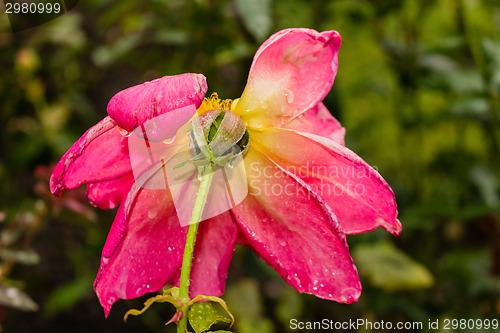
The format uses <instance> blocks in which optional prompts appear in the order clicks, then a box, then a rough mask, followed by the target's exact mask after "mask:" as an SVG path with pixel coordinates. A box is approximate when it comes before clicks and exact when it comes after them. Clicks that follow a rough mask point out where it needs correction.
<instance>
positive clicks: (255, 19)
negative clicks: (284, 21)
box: [235, 0, 272, 41]
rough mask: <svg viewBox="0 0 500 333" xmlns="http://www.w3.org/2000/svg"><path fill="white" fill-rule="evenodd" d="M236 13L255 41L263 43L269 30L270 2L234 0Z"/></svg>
mask: <svg viewBox="0 0 500 333" xmlns="http://www.w3.org/2000/svg"><path fill="white" fill-rule="evenodd" d="M235 4H236V11H237V12H238V15H239V16H240V17H241V19H242V20H243V25H244V26H245V28H247V30H248V32H250V33H251V34H252V36H253V37H254V38H255V39H256V40H257V41H263V40H264V39H265V38H266V37H267V35H268V34H269V30H270V29H271V24H272V21H271V0H252V1H248V0H236V1H235Z"/></svg>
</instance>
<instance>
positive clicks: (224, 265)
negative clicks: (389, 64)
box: [94, 166, 238, 316]
mask: <svg viewBox="0 0 500 333" xmlns="http://www.w3.org/2000/svg"><path fill="white" fill-rule="evenodd" d="M156 173H159V174H160V175H157V174H156ZM156 173H155V174H153V175H152V176H151V177H150V178H149V179H148V180H146V181H145V182H144V183H141V186H143V187H140V186H139V185H138V184H137V183H135V184H134V185H133V186H132V189H131V191H130V193H129V195H128V196H127V197H126V198H125V199H124V202H123V203H122V205H121V206H120V209H119V210H118V214H117V216H116V218H115V221H114V222H113V225H112V227H111V230H110V232H109V235H108V239H107V240H106V244H105V246H104V249H103V252H102V258H101V266H100V268H99V273H98V274H97V278H96V280H95V282H94V289H95V291H96V294H97V296H98V298H99V301H100V302H101V304H102V306H103V308H104V312H105V314H106V316H107V315H108V313H109V311H110V309H111V306H112V305H113V304H114V302H115V301H117V300H118V299H120V298H121V299H130V298H135V297H139V296H142V295H144V294H145V293H148V292H155V291H157V290H159V289H161V288H162V287H163V286H164V285H165V284H167V283H170V284H174V285H179V277H180V269H181V265H182V256H183V253H184V243H185V241H186V234H187V230H188V227H181V226H180V223H179V219H178V217H177V215H176V211H175V207H174V203H173V200H172V197H171V195H170V192H169V191H168V190H161V189H158V187H157V186H156V185H152V184H148V181H149V182H160V181H162V180H161V179H160V178H162V177H161V174H162V168H161V166H159V167H158V171H157V172H156ZM155 188H156V189H155ZM201 223H202V224H201V225H200V228H199V232H198V237H197V243H196V245H195V252H194V261H193V270H192V282H191V283H192V287H191V296H192V297H194V296H196V295H198V294H203V295H213V296H219V295H221V294H222V292H223V291H224V285H225V280H226V276H227V270H228V267H229V263H230V261H231V258H232V254H233V251H234V245H235V243H236V238H237V235H238V228H237V226H236V224H235V223H234V220H233V218H232V216H231V215H230V213H229V212H226V213H224V214H222V215H219V216H217V217H215V218H212V219H208V220H206V221H202V222H201Z"/></svg>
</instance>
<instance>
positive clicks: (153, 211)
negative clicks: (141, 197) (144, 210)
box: [148, 209, 158, 219]
mask: <svg viewBox="0 0 500 333" xmlns="http://www.w3.org/2000/svg"><path fill="white" fill-rule="evenodd" d="M156 214H158V210H156V209H150V210H148V217H149V218H150V219H154V218H155V217H156Z"/></svg>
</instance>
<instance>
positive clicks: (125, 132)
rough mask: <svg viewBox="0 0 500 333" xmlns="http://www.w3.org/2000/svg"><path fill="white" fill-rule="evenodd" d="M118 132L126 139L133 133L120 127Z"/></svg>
mask: <svg viewBox="0 0 500 333" xmlns="http://www.w3.org/2000/svg"><path fill="white" fill-rule="evenodd" d="M118 131H119V132H120V134H121V135H122V136H123V137H125V138H128V137H129V136H130V134H132V132H129V131H127V130H126V129H124V128H121V127H120V126H118Z"/></svg>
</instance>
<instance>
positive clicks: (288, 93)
mask: <svg viewBox="0 0 500 333" xmlns="http://www.w3.org/2000/svg"><path fill="white" fill-rule="evenodd" d="M285 99H286V102H287V103H288V104H292V103H293V101H294V99H295V95H294V93H293V91H291V90H290V89H285Z"/></svg>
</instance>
